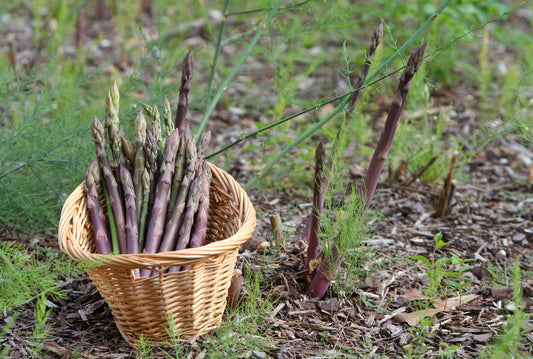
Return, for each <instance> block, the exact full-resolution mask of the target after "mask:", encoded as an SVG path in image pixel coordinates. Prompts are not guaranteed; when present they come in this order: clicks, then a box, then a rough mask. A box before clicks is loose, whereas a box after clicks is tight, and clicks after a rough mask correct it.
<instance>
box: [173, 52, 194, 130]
mask: <svg viewBox="0 0 533 359" xmlns="http://www.w3.org/2000/svg"><path fill="white" fill-rule="evenodd" d="M193 71H194V57H193V53H192V50H190V51H189V52H188V53H187V55H185V58H184V59H183V63H182V64H181V85H180V94H179V98H178V109H177V110H176V118H175V120H174V127H176V128H177V129H178V131H180V133H182V132H183V131H184V130H185V127H186V125H187V124H186V122H187V121H186V117H187V107H188V106H189V92H190V90H191V82H192V74H193Z"/></svg>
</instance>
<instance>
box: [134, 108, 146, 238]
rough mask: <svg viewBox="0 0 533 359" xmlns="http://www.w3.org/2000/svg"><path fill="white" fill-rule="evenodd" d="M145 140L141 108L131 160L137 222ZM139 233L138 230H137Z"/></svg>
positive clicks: (140, 200) (140, 198)
mask: <svg viewBox="0 0 533 359" xmlns="http://www.w3.org/2000/svg"><path fill="white" fill-rule="evenodd" d="M145 142H146V119H145V118H144V115H143V112H142V110H141V111H139V114H138V115H137V117H136V118H135V161H134V162H133V188H134V189H135V207H136V208H137V223H138V224H140V215H141V203H142V198H143V172H144V169H145V163H144V162H145V154H144V145H145ZM139 234H140V231H139Z"/></svg>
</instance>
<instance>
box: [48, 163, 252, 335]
mask: <svg viewBox="0 0 533 359" xmlns="http://www.w3.org/2000/svg"><path fill="white" fill-rule="evenodd" d="M209 165H210V167H211V171H212V178H213V179H212V183H211V188H210V208H209V221H208V230H207V238H206V243H207V244H206V245H204V246H202V247H199V248H189V249H184V250H181V251H173V252H165V253H156V254H119V255H114V256H103V255H100V254H96V246H95V244H94V237H93V234H92V230H91V219H90V216H89V212H88V210H87V204H86V200H85V192H84V189H83V183H82V184H80V185H79V186H78V187H77V188H76V189H75V190H74V192H73V193H72V194H71V195H70V196H69V198H68V199H67V201H66V202H65V204H64V206H63V210H62V212H61V219H60V222H59V230H58V232H59V246H60V248H61V250H62V251H63V252H64V253H66V254H68V255H69V256H70V257H71V258H73V259H74V260H76V261H80V262H81V263H82V264H83V265H84V267H85V268H86V270H87V272H88V274H89V277H90V278H91V279H92V281H93V282H94V284H95V286H96V288H97V289H98V291H99V292H100V294H101V295H102V297H103V298H104V299H105V300H106V302H107V304H108V305H109V307H110V308H111V310H112V312H113V317H114V318H115V322H116V324H117V327H118V329H119V330H120V332H121V334H122V336H123V337H124V338H125V339H126V340H127V341H128V342H129V343H130V344H131V345H135V343H136V342H137V341H138V340H139V339H140V337H141V335H142V336H143V337H144V338H148V339H150V340H152V341H155V342H165V341H166V340H167V339H168V338H169V333H168V318H169V317H170V316H171V315H172V318H173V321H174V325H175V333H173V334H174V335H175V336H181V337H182V338H192V337H197V336H199V335H202V334H204V333H206V332H208V331H210V330H212V329H214V328H216V327H218V326H219V325H220V322H221V319H222V314H223V313H224V309H225V307H226V299H227V294H228V288H229V285H230V282H231V277H232V274H233V269H234V267H235V262H236V259H237V253H238V250H239V248H240V246H241V245H242V244H243V243H244V242H246V241H247V240H248V239H249V238H250V237H251V235H252V232H253V231H254V229H255V225H256V213H255V209H254V208H253V205H252V203H251V202H250V200H249V199H248V196H247V195H246V192H245V191H244V190H243V189H242V188H241V187H240V186H239V184H238V183H237V182H236V181H235V180H234V179H233V177H231V176H230V175H229V174H228V173H226V172H224V171H223V170H221V169H219V168H217V167H216V166H214V165H213V164H211V163H210V164H209ZM172 266H190V269H188V270H185V271H181V272H177V273H165V270H166V269H168V268H169V267H172ZM136 268H150V269H152V270H153V271H155V272H156V273H155V275H154V276H152V277H150V278H135V277H134V276H133V269H136Z"/></svg>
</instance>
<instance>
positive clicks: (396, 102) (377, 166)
mask: <svg viewBox="0 0 533 359" xmlns="http://www.w3.org/2000/svg"><path fill="white" fill-rule="evenodd" d="M425 49H426V44H422V45H420V46H418V47H417V48H416V49H415V50H414V51H413V52H412V53H411V56H409V59H408V60H407V65H406V67H405V69H404V71H403V73H402V75H401V77H400V82H399V84H398V88H397V90H396V95H395V97H394V99H393V101H392V105H391V108H390V110H389V114H388V116H387V120H386V121H385V126H384V128H383V130H382V132H381V136H380V139H379V141H378V144H377V146H376V150H375V151H374V155H373V156H372V159H371V161H370V165H369V167H368V171H367V173H366V176H365V183H364V188H363V189H361V191H362V192H361V193H362V194H363V195H364V199H363V200H364V201H365V204H364V208H365V209H366V208H367V207H368V205H369V202H370V199H371V198H372V195H373V194H374V191H375V189H376V187H377V183H378V180H379V176H380V174H381V171H382V169H383V165H384V163H385V160H386V159H387V155H388V153H389V150H390V148H391V146H392V140H393V139H394V134H395V133H396V128H397V127H398V123H399V121H400V116H401V113H402V111H403V108H404V106H405V102H406V99H407V94H408V93H409V90H410V88H411V81H412V79H413V76H414V74H415V73H416V72H417V71H418V69H419V68H420V65H421V64H422V60H423V59H424V52H425ZM338 242H339V241H338V240H336V241H335V243H334V244H333V252H332V255H331V256H328V257H326V258H324V259H323V261H322V263H321V265H320V267H319V268H318V270H317V272H316V274H315V276H314V278H313V281H312V282H311V284H310V285H309V288H308V289H307V295H309V296H310V297H313V298H322V297H323V296H324V295H325V294H326V291H327V290H328V288H329V285H330V280H331V278H332V277H333V275H334V272H335V270H336V269H337V268H338V266H339V265H340V263H341V261H342V259H343V255H342V254H341V253H340V252H341V249H340V248H339V243H338Z"/></svg>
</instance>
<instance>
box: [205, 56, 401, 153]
mask: <svg viewBox="0 0 533 359" xmlns="http://www.w3.org/2000/svg"><path fill="white" fill-rule="evenodd" d="M404 68H405V66H402V67H400V68H398V69H396V70H394V71H392V72H389V73H388V74H386V75H384V76H382V77H380V78H378V79H377V80H374V81H373V82H370V83H368V84H366V85H365V86H363V87H359V88H355V89H353V90H351V91H348V92H346V93H345V94H342V95H340V96H336V97H334V98H331V99H329V100H327V101H324V102H320V103H319V104H317V105H314V106H311V107H308V108H306V109H303V110H301V111H299V112H297V113H295V114H292V115H290V116H287V117H285V118H282V119H281V120H279V121H276V122H273V123H271V124H270V125H267V126H265V127H263V128H260V129H258V130H255V131H253V132H249V133H246V134H242V135H241V136H239V138H238V139H237V140H235V141H234V142H232V143H230V144H228V145H226V146H224V147H222V148H221V149H220V150H218V151H215V152H213V153H210V154H209V155H207V156H204V158H205V159H210V158H212V157H215V156H218V155H219V154H221V153H223V152H225V151H226V150H228V149H230V148H231V147H233V146H235V145H237V144H239V143H241V142H243V141H245V140H247V139H249V138H250V137H254V136H256V135H258V134H260V133H262V132H265V131H268V130H270V129H271V128H273V127H276V126H279V125H281V124H282V123H285V122H287V121H290V120H293V119H295V118H296V117H299V116H301V115H303V114H306V113H308V112H311V111H316V110H317V109H319V108H321V107H323V106H325V105H327V104H330V103H333V102H337V101H339V100H342V99H343V98H346V97H347V96H351V95H352V94H353V93H355V92H357V91H361V90H363V89H365V88H366V87H369V86H372V85H374V84H376V83H378V82H380V81H381V80H384V79H386V78H387V77H389V76H391V75H394V74H395V73H397V72H400V71H402V70H403V69H404Z"/></svg>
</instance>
